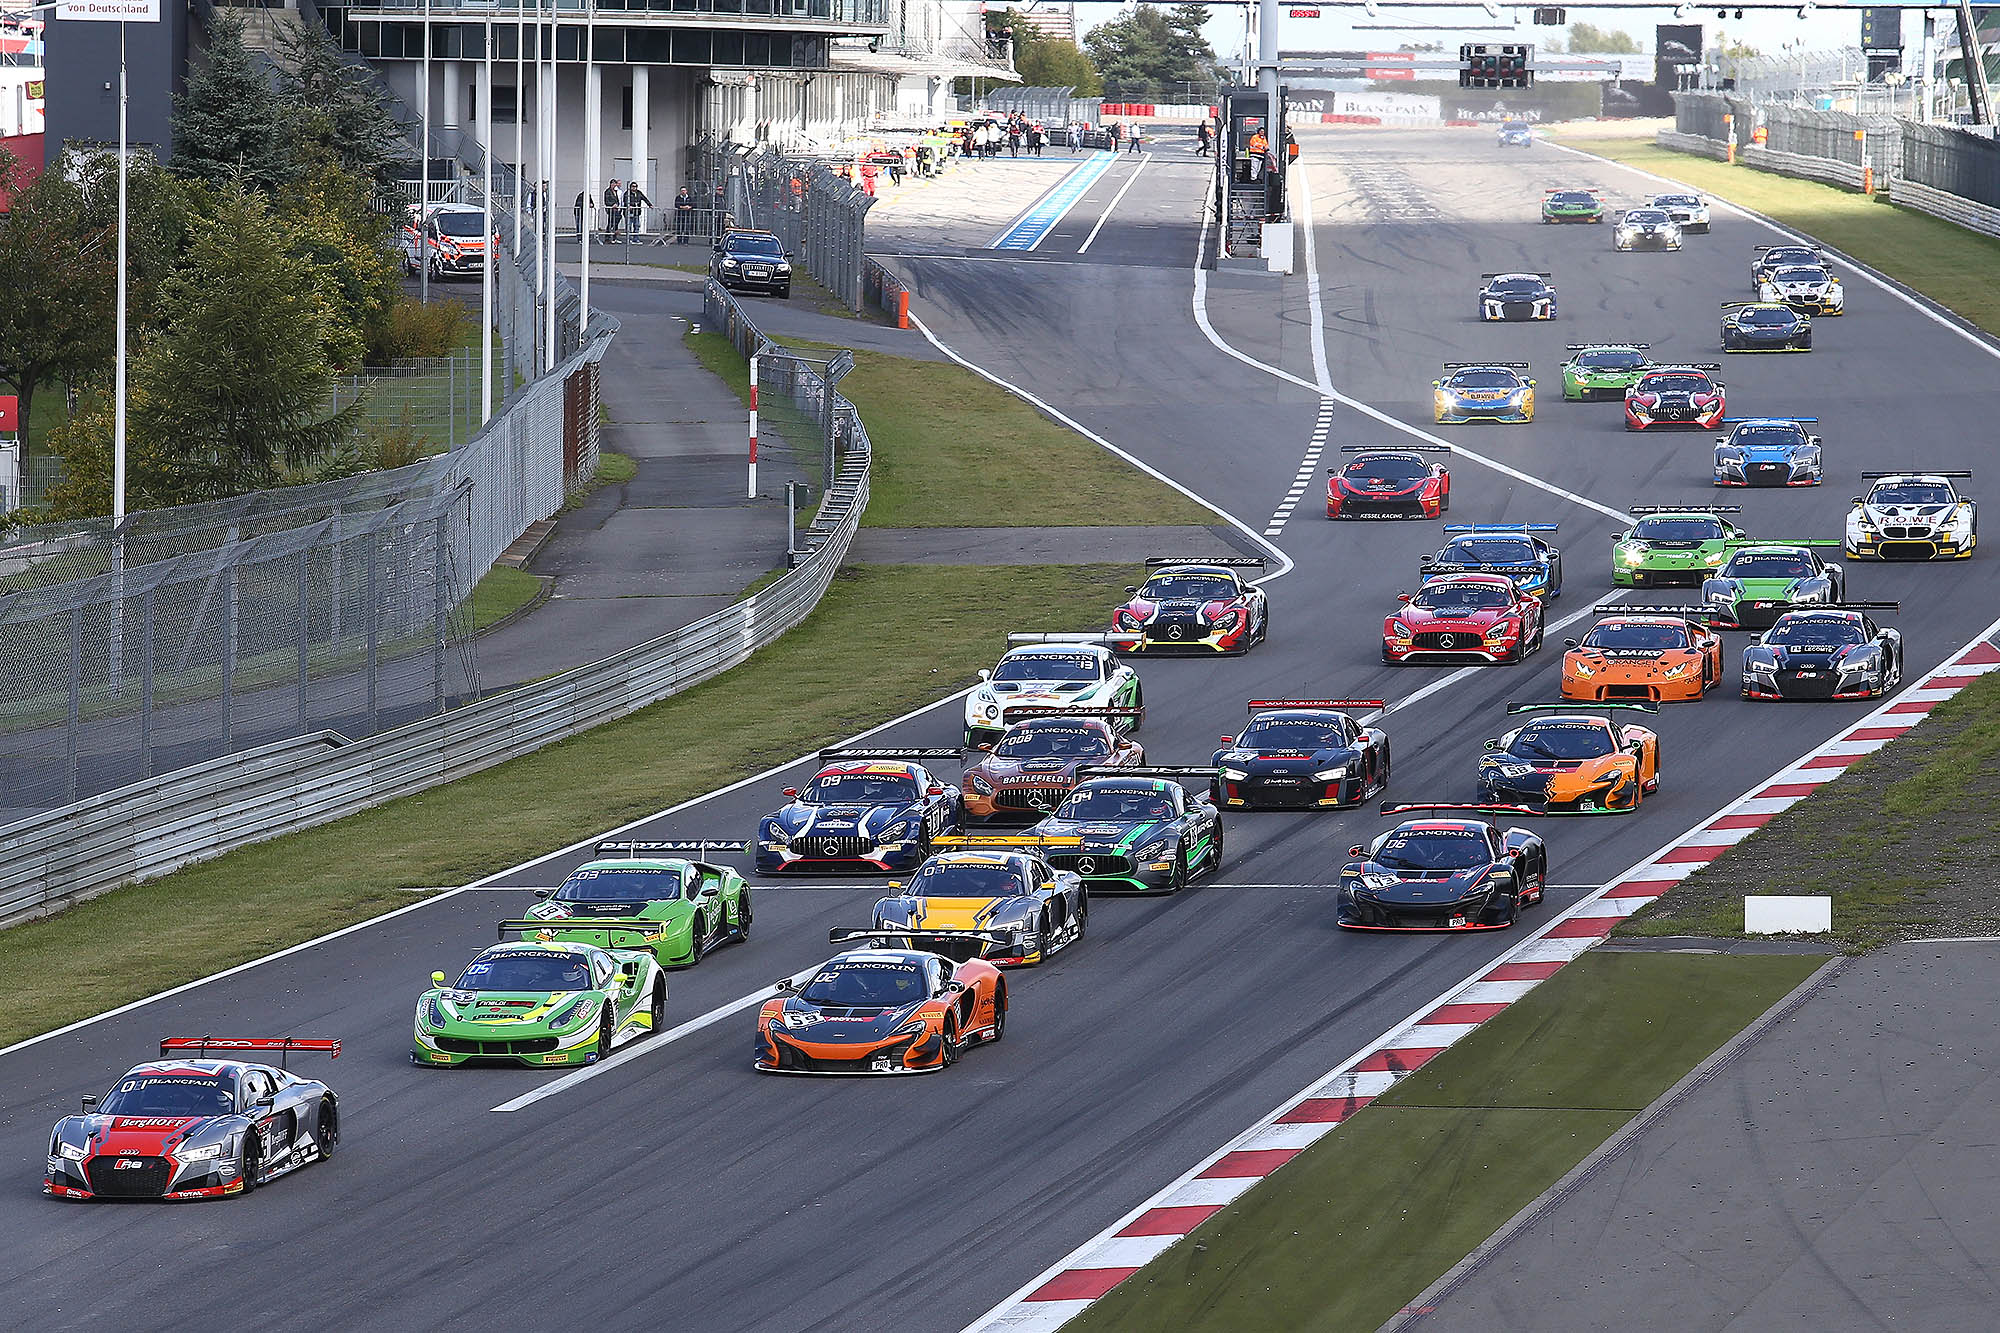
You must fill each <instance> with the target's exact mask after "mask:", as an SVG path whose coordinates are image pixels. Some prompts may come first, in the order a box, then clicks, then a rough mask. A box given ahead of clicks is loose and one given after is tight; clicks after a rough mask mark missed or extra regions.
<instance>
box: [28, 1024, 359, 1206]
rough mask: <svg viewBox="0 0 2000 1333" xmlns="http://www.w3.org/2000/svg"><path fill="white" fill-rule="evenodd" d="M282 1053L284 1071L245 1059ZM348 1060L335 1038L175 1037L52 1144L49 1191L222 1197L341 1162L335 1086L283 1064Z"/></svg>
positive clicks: (92, 1100) (64, 1124) (86, 1103)
mask: <svg viewBox="0 0 2000 1333" xmlns="http://www.w3.org/2000/svg"><path fill="white" fill-rule="evenodd" d="M256 1051H276V1052H278V1053H279V1062H278V1064H277V1066H276V1067H273V1066H271V1065H265V1064H252V1063H250V1062H249V1061H246V1060H243V1059H240V1058H237V1057H240V1056H243V1055H247V1054H250V1053H252V1052H256ZM294 1052H310V1053H313V1054H318V1055H326V1056H330V1057H332V1058H333V1059H336V1060H337V1059H339V1058H340V1043H339V1042H338V1041H336V1040H332V1039H329V1038H325V1037H168V1038H167V1039H166V1040H164V1041H162V1042H161V1043H160V1057H161V1058H160V1059H158V1060H156V1061H150V1062H148V1063H146V1064H142V1065H135V1066H133V1067H132V1069H131V1070H130V1071H128V1072H127V1073H126V1075H125V1077H123V1078H121V1079H119V1080H118V1081H117V1082H116V1083H114V1084H113V1085H112V1086H111V1090H110V1091H109V1092H107V1093H105V1094H104V1096H102V1097H86V1098H84V1099H83V1110H82V1112H81V1113H80V1114H78V1115H72V1116H65V1117H64V1118H63V1119H61V1120H58V1121H57V1122H56V1127H55V1130H54V1132H53V1133H52V1134H51V1135H50V1136H49V1161H48V1171H47V1174H46V1175H44V1176H43V1178H42V1192H43V1193H45V1194H51V1195H54V1196H55V1197H57V1198H59V1199H171V1200H185V1199H220V1198H223V1197H224V1196H226V1195H231V1194H242V1193H244V1192H246V1191H248V1190H253V1189H256V1188H257V1187H258V1186H259V1185H262V1184H265V1183H267V1182H269V1181H272V1180H276V1179H277V1178H278V1177H279V1176H282V1175H287V1174H289V1173H291V1172H293V1171H296V1170H298V1169H299V1168H300V1167H302V1166H307V1165H309V1164H311V1163H313V1162H317V1161H321V1160H323V1159H325V1158H328V1157H331V1156H333V1152H334V1148H335V1147H336V1146H337V1145H338V1144H339V1142H340V1110H339V1105H338V1102H337V1100H336V1098H335V1097H334V1095H333V1090H332V1089H331V1088H328V1087H327V1086H326V1084H324V1083H321V1082H318V1081H317V1080H314V1079H309V1078H300V1077H299V1076H298V1075H297V1074H294V1073H292V1072H291V1071H290V1070H289V1069H287V1068H286V1067H285V1065H286V1062H287V1060H288V1058H289V1057H290V1056H291V1054H292V1053H294Z"/></svg>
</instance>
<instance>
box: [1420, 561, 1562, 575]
mask: <svg viewBox="0 0 2000 1333" xmlns="http://www.w3.org/2000/svg"><path fill="white" fill-rule="evenodd" d="M1547 564H1548V562H1547V561H1545V560H1538V561H1535V562H1534V563H1532V564H1523V565H1464V564H1460V563H1459V562H1458V561H1456V560H1437V561H1434V560H1432V559H1431V558H1430V557H1429V556H1426V557H1424V559H1423V560H1422V561H1420V562H1419V563H1418V565H1417V572H1418V573H1419V574H1422V575H1423V576H1424V577H1425V578H1427V579H1429V578H1440V579H1447V578H1453V577H1456V576H1457V575H1460V574H1505V575H1506V576H1507V577H1508V578H1513V577H1514V576H1515V575H1516V574H1532V573H1534V572H1535V571H1537V570H1540V569H1543V568H1545V567H1546V566H1547Z"/></svg>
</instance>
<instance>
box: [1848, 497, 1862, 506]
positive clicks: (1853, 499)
mask: <svg viewBox="0 0 2000 1333" xmlns="http://www.w3.org/2000/svg"><path fill="white" fill-rule="evenodd" d="M1847 503H1849V504H1851V505H1858V504H1860V503H1861V497H1860V496H1858V495H1850V496H1848V497H1847Z"/></svg>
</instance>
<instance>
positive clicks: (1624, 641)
mask: <svg viewBox="0 0 2000 1333" xmlns="http://www.w3.org/2000/svg"><path fill="white" fill-rule="evenodd" d="M1583 646H1584V647H1586V648H1628V649H1629V648H1642V649H1652V650H1654V651H1656V652H1657V651H1664V650H1665V649H1668V648H1685V647H1687V646H1688V636H1687V630H1686V629H1685V628H1684V627H1683V626H1680V625H1654V624H1647V623H1645V622H1643V621H1642V622H1639V623H1637V624H1634V623H1630V622H1627V623H1625V624H1610V625H1599V626H1598V627H1597V628H1596V629H1593V630H1592V631H1590V633H1588V634H1586V635H1584V636H1583Z"/></svg>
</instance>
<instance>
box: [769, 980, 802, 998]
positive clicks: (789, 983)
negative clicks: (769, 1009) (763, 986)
mask: <svg viewBox="0 0 2000 1333" xmlns="http://www.w3.org/2000/svg"><path fill="white" fill-rule="evenodd" d="M771 989H772V990H773V991H775V992H777V993H778V994H779V995H790V994H791V993H792V992H793V991H795V990H797V989H798V983H797V982H795V981H793V980H792V979H791V978H790V977H779V978H778V984H777V985H775V986H773V987H771Z"/></svg>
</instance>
